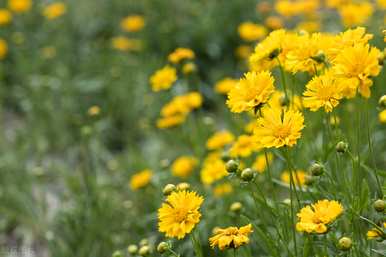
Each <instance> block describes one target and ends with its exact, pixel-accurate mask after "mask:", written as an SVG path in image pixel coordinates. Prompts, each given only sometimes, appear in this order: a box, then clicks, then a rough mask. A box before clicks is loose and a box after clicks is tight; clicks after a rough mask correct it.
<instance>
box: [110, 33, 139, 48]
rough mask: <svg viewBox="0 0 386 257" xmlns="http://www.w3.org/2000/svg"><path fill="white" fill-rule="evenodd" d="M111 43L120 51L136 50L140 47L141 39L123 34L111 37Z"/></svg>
mask: <svg viewBox="0 0 386 257" xmlns="http://www.w3.org/2000/svg"><path fill="white" fill-rule="evenodd" d="M111 45H112V47H113V48H115V49H117V50H120V51H138V50H140V49H141V41H140V40H139V39H130V38H127V37H125V36H118V37H114V38H112V39H111Z"/></svg>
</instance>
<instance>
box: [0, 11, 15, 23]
mask: <svg viewBox="0 0 386 257" xmlns="http://www.w3.org/2000/svg"><path fill="white" fill-rule="evenodd" d="M11 21H12V13H11V12H10V11H9V10H7V9H4V8H3V9H0V26H4V25H7V24H9V23H10V22H11Z"/></svg>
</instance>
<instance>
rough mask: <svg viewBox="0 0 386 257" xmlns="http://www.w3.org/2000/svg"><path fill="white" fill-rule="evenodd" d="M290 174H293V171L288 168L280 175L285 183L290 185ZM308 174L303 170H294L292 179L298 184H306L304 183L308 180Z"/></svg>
mask: <svg viewBox="0 0 386 257" xmlns="http://www.w3.org/2000/svg"><path fill="white" fill-rule="evenodd" d="M290 174H291V172H289V171H287V170H286V171H283V173H282V174H281V176H280V179H281V181H283V182H284V183H286V184H288V185H289V184H290V183H291V176H290ZM306 175H307V174H306V173H305V172H304V171H303V170H296V171H293V172H292V179H293V181H294V184H295V185H296V186H304V184H305V182H306Z"/></svg>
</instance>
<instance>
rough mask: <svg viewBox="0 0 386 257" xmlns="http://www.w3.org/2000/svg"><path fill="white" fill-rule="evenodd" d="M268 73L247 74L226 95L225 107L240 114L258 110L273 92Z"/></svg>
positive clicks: (272, 82) (270, 76)
mask: <svg viewBox="0 0 386 257" xmlns="http://www.w3.org/2000/svg"><path fill="white" fill-rule="evenodd" d="M274 81H275V79H274V78H273V76H272V74H271V73H270V72H269V71H261V72H255V71H252V72H248V73H246V74H245V75H244V78H242V79H240V81H239V82H238V83H237V84H236V86H235V87H234V88H232V90H231V91H229V93H228V100H227V102H226V103H227V105H228V107H229V108H230V110H231V111H232V112H235V113H240V112H245V111H250V110H254V109H257V108H260V107H261V106H262V104H264V103H266V102H267V101H268V99H269V97H270V96H271V94H272V93H273V92H274V91H275V87H274Z"/></svg>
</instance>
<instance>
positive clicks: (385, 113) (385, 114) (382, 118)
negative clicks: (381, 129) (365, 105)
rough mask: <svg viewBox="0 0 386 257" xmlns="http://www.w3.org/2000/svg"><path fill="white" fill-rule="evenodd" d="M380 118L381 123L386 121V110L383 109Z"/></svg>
mask: <svg viewBox="0 0 386 257" xmlns="http://www.w3.org/2000/svg"><path fill="white" fill-rule="evenodd" d="M378 119H379V121H380V122H381V123H386V110H383V111H381V112H380V113H379V114H378Z"/></svg>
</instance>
